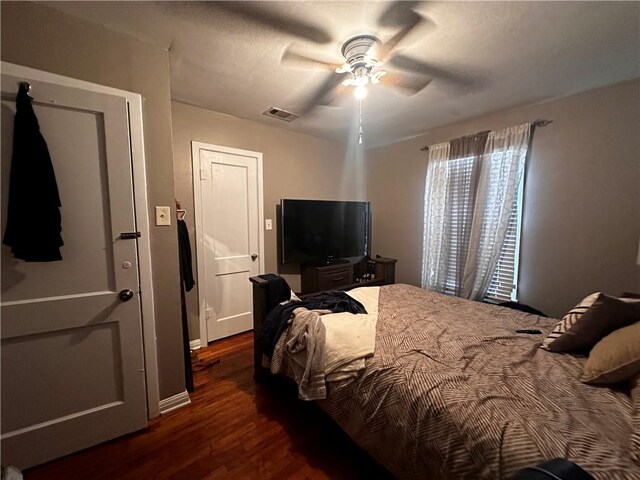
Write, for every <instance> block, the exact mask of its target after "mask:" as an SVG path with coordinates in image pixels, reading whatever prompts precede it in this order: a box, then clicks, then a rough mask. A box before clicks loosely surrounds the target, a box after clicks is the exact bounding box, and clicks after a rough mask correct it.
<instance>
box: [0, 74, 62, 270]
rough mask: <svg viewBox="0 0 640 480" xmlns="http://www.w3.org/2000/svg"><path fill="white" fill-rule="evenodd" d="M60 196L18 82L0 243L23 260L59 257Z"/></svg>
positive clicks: (27, 99)
mask: <svg viewBox="0 0 640 480" xmlns="http://www.w3.org/2000/svg"><path fill="white" fill-rule="evenodd" d="M61 206H62V205H61V203H60V195H59V194H58V185H57V183H56V175H55V172H54V171H53V164H52V163H51V157H50V155H49V149H48V148H47V143H46V142H45V140H44V138H43V137H42V134H41V133H40V126H39V125H38V119H37V118H36V115H35V113H34V111H33V106H32V105H31V97H29V92H28V90H27V87H26V86H25V85H20V89H19V90H18V96H17V98H16V115H15V118H14V123H13V154H12V156H11V175H10V178H9V205H8V208H7V227H6V229H5V232H4V238H3V241H2V242H3V243H4V244H5V245H8V246H10V247H11V253H13V256H14V257H16V258H19V259H21V260H25V261H27V262H52V261H56V260H62V256H61V255H60V247H61V246H62V245H64V242H63V241H62V235H61V232H62V220H61V216H60V207H61Z"/></svg>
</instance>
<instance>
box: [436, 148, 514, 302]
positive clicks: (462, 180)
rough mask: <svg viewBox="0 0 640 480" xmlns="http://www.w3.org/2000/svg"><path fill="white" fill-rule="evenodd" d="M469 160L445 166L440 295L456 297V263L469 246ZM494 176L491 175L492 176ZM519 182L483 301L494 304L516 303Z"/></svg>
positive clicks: (470, 203) (458, 280)
mask: <svg viewBox="0 0 640 480" xmlns="http://www.w3.org/2000/svg"><path fill="white" fill-rule="evenodd" d="M473 168H474V164H473V157H467V158H460V159H455V160H451V161H449V162H448V164H447V169H448V174H449V175H448V187H449V193H448V196H447V206H448V209H449V210H448V212H447V215H446V220H445V221H446V229H447V230H448V232H449V235H447V237H448V239H449V245H448V249H449V252H450V255H449V256H448V262H447V266H446V267H447V268H446V281H445V289H444V293H445V294H449V295H456V293H457V286H458V284H459V282H460V281H461V279H459V278H457V272H459V271H461V270H462V268H458V267H459V265H458V263H459V262H464V261H465V259H466V255H463V253H464V252H466V251H467V249H468V245H469V233H470V226H471V222H472V220H473V219H472V216H473V210H472V205H473V199H472V194H473V192H472V182H473V174H474V170H473ZM494 173H496V174H497V172H496V171H494V172H492V175H491V176H492V177H493V176H494V175H493V174H494ZM522 185H523V182H522V179H521V180H520V184H519V187H518V196H517V200H516V202H515V204H514V205H513V208H512V210H511V214H510V216H509V225H508V227H507V233H506V237H505V241H504V244H503V245H502V249H501V250H500V257H499V260H498V264H497V266H496V269H495V271H494V273H493V276H492V278H491V282H490V284H489V289H488V290H487V295H486V298H487V299H492V300H497V301H509V300H513V301H515V300H517V282H518V260H519V246H520V225H521V218H522V193H523V188H522Z"/></svg>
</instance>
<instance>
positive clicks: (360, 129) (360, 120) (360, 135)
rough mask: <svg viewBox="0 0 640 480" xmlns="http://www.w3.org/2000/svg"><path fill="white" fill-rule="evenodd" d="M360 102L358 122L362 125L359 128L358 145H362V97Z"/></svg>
mask: <svg viewBox="0 0 640 480" xmlns="http://www.w3.org/2000/svg"><path fill="white" fill-rule="evenodd" d="M358 104H359V109H360V112H359V115H358V122H359V125H360V128H359V129H358V145H362V99H359V100H358Z"/></svg>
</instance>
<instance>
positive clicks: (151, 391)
mask: <svg viewBox="0 0 640 480" xmlns="http://www.w3.org/2000/svg"><path fill="white" fill-rule="evenodd" d="M1 68H2V73H3V74H7V75H12V76H16V77H20V76H25V77H30V78H32V79H34V80H38V81H42V82H48V83H54V84H57V85H61V86H64V87H71V88H80V89H83V90H88V91H90V92H95V93H104V94H108V95H116V96H119V97H124V98H125V99H126V100H127V104H128V106H129V124H130V128H131V129H130V135H131V138H130V140H131V164H132V173H133V185H134V208H135V214H136V223H137V229H138V231H139V232H140V233H141V234H142V236H141V237H140V238H139V239H138V266H139V269H140V302H141V305H142V334H143V337H142V339H143V349H144V364H145V383H146V390H147V416H148V417H149V418H154V417H157V416H158V415H160V385H159V378H158V351H157V345H156V319H155V307H154V299H153V276H152V267H151V243H150V238H149V212H148V208H147V205H148V203H147V176H146V170H145V150H144V125H143V121H142V118H143V117H142V96H141V95H140V94H138V93H133V92H127V91H126V90H119V89H117V88H111V87H106V86H104V85H98V84H96V83H91V82H85V81H84V80H77V79H75V78H70V77H65V76H62V75H57V74H55V73H49V72H45V71H42V70H37V69H34V68H29V67H24V66H22V65H16V64H14V63H9V62H4V61H3V62H1ZM34 94H35V95H37V93H36V92H34ZM136 185H137V186H142V188H135V186H136Z"/></svg>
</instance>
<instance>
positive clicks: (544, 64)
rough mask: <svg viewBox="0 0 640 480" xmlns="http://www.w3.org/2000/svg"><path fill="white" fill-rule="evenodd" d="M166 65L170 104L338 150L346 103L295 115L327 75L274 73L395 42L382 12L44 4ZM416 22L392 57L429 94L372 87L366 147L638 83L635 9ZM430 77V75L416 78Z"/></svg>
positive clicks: (450, 16) (346, 132) (524, 5)
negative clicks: (293, 58) (119, 35)
mask: <svg viewBox="0 0 640 480" xmlns="http://www.w3.org/2000/svg"><path fill="white" fill-rule="evenodd" d="M45 3H46V4H47V5H49V6H52V7H54V8H57V9H60V10H63V11H66V12H68V13H71V14H73V15H77V16H80V17H83V18H86V19H88V20H91V21H94V22H98V23H101V24H103V25H105V26H107V27H108V28H110V29H114V30H119V31H123V32H126V33H129V34H131V35H134V36H136V37H138V38H141V39H143V40H146V41H149V42H152V43H155V44H158V45H162V46H163V47H165V48H168V49H169V50H170V52H171V90H172V97H173V98H174V99H176V100H179V101H183V102H186V103H190V104H194V105H199V106H202V107H204V108H207V109H211V110H215V111H218V112H223V113H227V114H230V115H234V116H237V117H241V118H247V119H251V120H256V121H259V122H263V123H266V124H270V125H274V126H277V127H282V128H290V129H293V130H297V131H300V132H305V133H309V134H312V135H316V136H322V137H328V138H333V139H335V140H338V141H341V142H346V141H348V139H349V138H352V137H353V135H354V122H355V121H356V118H357V104H356V101H355V99H354V97H353V96H352V95H350V94H349V95H343V96H341V97H339V98H338V99H337V101H336V102H335V103H334V104H333V105H332V106H325V107H317V108H315V109H313V110H312V111H310V112H308V113H307V114H305V115H303V116H302V117H301V118H300V119H298V120H296V121H294V122H292V123H285V122H282V121H280V120H276V119H271V118H267V117H264V116H262V112H263V111H265V110H266V109H267V108H268V107H270V106H278V107H281V108H284V109H287V110H290V111H293V112H297V111H300V110H301V109H302V108H303V107H304V105H305V104H306V103H307V102H308V101H309V99H310V98H311V97H312V96H313V94H314V92H315V91H316V89H318V88H319V87H320V86H321V85H322V84H323V82H325V80H326V79H327V76H329V75H331V74H330V73H329V72H327V71H321V70H320V71H316V70H308V69H303V68H300V67H297V68H294V66H292V65H287V64H281V58H282V54H283V52H284V51H285V49H287V48H288V47H292V48H295V49H296V51H298V52H304V53H309V54H314V55H317V56H320V57H322V58H326V59H327V60H328V61H332V62H336V63H341V62H340V60H341V57H340V47H341V45H342V43H343V42H344V41H345V40H346V39H347V38H349V37H351V36H353V35H356V34H359V33H365V32H366V33H372V34H375V35H377V36H378V37H379V38H380V39H381V40H382V41H383V42H384V41H386V40H387V39H389V38H390V37H391V36H393V34H395V33H396V32H397V31H398V28H397V26H394V25H393V24H394V22H393V21H392V20H393V19H389V18H381V15H382V14H383V12H385V11H387V9H388V8H389V5H390V4H389V3H388V2H319V1H304V2H298V1H293V2H236V3H226V2H224V3H222V2H45ZM410 5H413V7H414V9H415V11H417V12H419V13H420V14H421V15H423V16H424V17H426V18H427V20H428V21H426V22H423V23H422V24H421V25H420V26H419V27H418V28H417V29H415V30H414V31H412V32H411V33H410V34H409V36H408V37H407V38H406V39H405V41H404V42H403V43H402V44H401V48H402V50H401V51H400V52H399V53H400V54H401V57H398V58H397V59H396V62H395V67H396V69H400V70H403V69H409V70H410V69H411V68H412V67H415V66H416V65H421V68H422V69H423V71H424V70H425V69H427V71H428V73H429V77H430V78H432V82H431V83H430V84H429V85H428V86H427V87H426V88H425V89H424V90H423V91H421V92H419V93H417V94H416V95H414V96H409V97H408V96H405V95H403V94H401V93H399V92H398V91H396V90H392V89H389V88H385V87H382V86H379V85H378V86H374V87H371V88H370V89H369V95H368V97H367V98H366V99H365V101H364V104H363V112H362V113H363V125H364V132H365V144H366V146H367V147H372V146H379V145H384V144H389V143H393V142H396V141H399V140H401V139H403V138H407V137H410V136H413V135H417V134H420V133H423V132H425V131H427V130H429V129H431V128H434V127H437V126H441V125H446V124H450V123H452V122H456V121H459V120H462V119H465V118H471V117H475V116H478V115H481V114H484V113H488V112H492V111H497V110H502V109H505V108H509V107H513V106H517V105H522V104H527V103H533V102H538V101H542V100H546V99H550V98H554V97H560V96H566V95H570V94H573V93H577V92H581V91H585V90H589V89H593V88H597V87H600V86H604V85H608V84H612V83H616V82H620V81H624V80H628V79H632V78H636V77H640V2H480V1H474V2H411V4H409V3H406V4H403V7H405V8H406V7H407V6H410ZM425 65H427V66H428V67H425Z"/></svg>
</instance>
